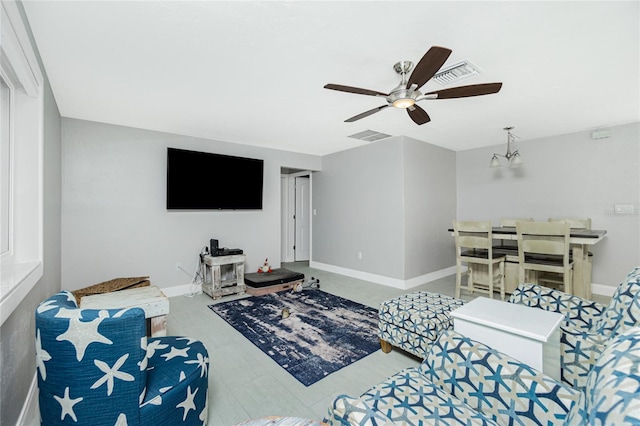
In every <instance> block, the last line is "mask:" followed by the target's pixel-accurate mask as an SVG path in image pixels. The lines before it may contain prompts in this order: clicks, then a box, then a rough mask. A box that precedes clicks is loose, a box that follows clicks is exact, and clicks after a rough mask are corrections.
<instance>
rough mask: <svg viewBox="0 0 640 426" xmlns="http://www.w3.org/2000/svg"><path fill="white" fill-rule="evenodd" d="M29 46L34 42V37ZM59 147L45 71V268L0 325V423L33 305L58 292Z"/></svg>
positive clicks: (25, 377)
mask: <svg viewBox="0 0 640 426" xmlns="http://www.w3.org/2000/svg"><path fill="white" fill-rule="evenodd" d="M19 7H22V5H19ZM23 19H24V16H23ZM25 22H26V19H25ZM32 44H33V45H34V46H35V44H34V43H33V41H32ZM38 59H39V58H38ZM61 146H62V138H61V127H60V113H59V112H58V107H57V105H56V102H55V99H54V97H53V94H52V92H51V87H50V85H49V81H48V80H47V79H46V74H45V92H44V200H43V201H44V218H43V226H44V247H43V248H44V250H43V254H44V258H43V266H44V270H43V276H42V278H41V279H40V281H38V283H36V285H35V286H34V287H33V289H32V290H31V292H30V293H29V294H28V295H27V297H25V298H24V299H23V300H22V302H21V303H20V305H18V307H17V308H16V309H15V310H14V311H13V313H12V314H11V316H10V317H9V318H8V319H7V320H6V321H5V322H4V324H2V327H1V328H0V389H1V390H0V392H1V394H0V398H1V401H0V424H3V425H14V424H16V421H17V420H18V417H19V415H20V411H21V409H22V406H23V404H24V402H25V399H26V397H27V394H28V391H29V387H30V386H31V381H32V380H33V377H34V373H35V346H34V336H35V321H34V312H35V308H36V306H37V305H38V303H40V302H41V301H42V300H44V299H46V298H47V297H49V296H50V295H52V294H54V293H57V292H58V291H59V290H60V199H61V172H60V166H61Z"/></svg>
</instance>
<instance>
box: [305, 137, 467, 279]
mask: <svg viewBox="0 0 640 426" xmlns="http://www.w3.org/2000/svg"><path fill="white" fill-rule="evenodd" d="M455 182H456V177H455V153H454V152H453V151H450V150H446V149H443V148H438V147H435V146H432V145H429V144H426V143H424V142H419V141H416V140H413V139H410V138H405V137H393V138H389V139H384V140H381V141H378V142H375V143H372V144H369V145H365V146H362V147H359V148H354V149H351V150H347V151H342V152H339V153H335V154H331V155H327V156H325V157H323V160H322V172H321V173H315V174H314V176H313V208H314V210H316V215H315V216H313V251H312V257H313V261H314V262H318V263H321V264H326V265H331V266H337V267H340V268H345V269H348V270H351V271H360V272H363V273H366V274H375V275H380V276H383V277H390V278H393V279H399V280H408V279H411V278H415V277H417V276H420V275H424V274H427V273H430V272H434V271H438V270H440V269H443V268H446V267H450V266H451V262H450V261H449V260H450V259H448V256H447V254H446V250H445V251H443V250H442V245H443V244H444V245H445V246H447V245H449V244H451V243H450V241H449V239H448V238H447V237H448V234H447V232H446V229H447V227H448V224H449V223H450V222H451V220H452V218H453V217H454V215H455V201H456V197H455ZM358 252H362V259H361V260H360V259H358V257H357V253H358Z"/></svg>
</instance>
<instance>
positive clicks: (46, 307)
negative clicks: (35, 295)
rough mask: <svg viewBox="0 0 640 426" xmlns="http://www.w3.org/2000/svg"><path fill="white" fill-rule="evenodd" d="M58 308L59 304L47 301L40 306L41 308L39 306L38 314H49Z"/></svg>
mask: <svg viewBox="0 0 640 426" xmlns="http://www.w3.org/2000/svg"><path fill="white" fill-rule="evenodd" d="M57 307H58V304H57V303H56V301H55V300H47V301H46V302H43V303H41V304H40V306H38V307H37V308H36V312H38V313H39V314H41V313H43V312H47V311H49V310H51V309H55V308H57Z"/></svg>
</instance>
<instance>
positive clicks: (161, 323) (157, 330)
mask: <svg viewBox="0 0 640 426" xmlns="http://www.w3.org/2000/svg"><path fill="white" fill-rule="evenodd" d="M166 335H167V316H166V315H159V316H157V317H153V318H151V337H163V336H166Z"/></svg>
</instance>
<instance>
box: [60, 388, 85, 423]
mask: <svg viewBox="0 0 640 426" xmlns="http://www.w3.org/2000/svg"><path fill="white" fill-rule="evenodd" d="M53 397H54V398H55V400H56V401H58V403H59V404H60V406H61V407H62V413H61V414H60V420H64V418H65V417H66V416H67V415H68V416H69V417H71V418H72V419H73V421H74V422H77V421H78V419H77V418H76V413H74V412H73V406H74V405H76V404H77V403H78V402H80V401H82V400H83V399H84V398H82V397H80V398H76V399H71V398H70V397H69V387H68V386H67V388H65V390H64V397H62V398H61V397H59V396H57V395H53Z"/></svg>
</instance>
